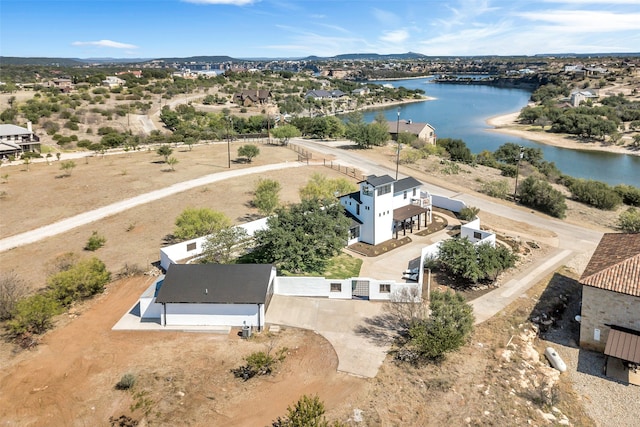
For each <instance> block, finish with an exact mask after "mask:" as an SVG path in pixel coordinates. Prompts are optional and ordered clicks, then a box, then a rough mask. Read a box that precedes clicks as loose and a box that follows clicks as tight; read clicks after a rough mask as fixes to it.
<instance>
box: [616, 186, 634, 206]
mask: <svg viewBox="0 0 640 427" xmlns="http://www.w3.org/2000/svg"><path fill="white" fill-rule="evenodd" d="M613 189H614V190H615V192H616V193H618V194H619V195H620V197H622V202H623V203H624V204H626V205H629V206H640V188H638V187H634V186H632V185H625V184H620V185H616V186H615V187H614V188H613Z"/></svg>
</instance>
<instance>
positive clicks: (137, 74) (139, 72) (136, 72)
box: [116, 70, 142, 78]
mask: <svg viewBox="0 0 640 427" xmlns="http://www.w3.org/2000/svg"><path fill="white" fill-rule="evenodd" d="M125 74H131V75H132V76H134V77H137V78H142V70H133V71H131V70H127V71H120V72H118V73H116V76H122V75H125Z"/></svg>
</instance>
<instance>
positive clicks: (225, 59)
mask: <svg viewBox="0 0 640 427" xmlns="http://www.w3.org/2000/svg"><path fill="white" fill-rule="evenodd" d="M156 61H164V62H180V63H182V62H213V63H217V62H239V61H242V59H236V58H232V57H230V56H189V57H186V58H157V59H156Z"/></svg>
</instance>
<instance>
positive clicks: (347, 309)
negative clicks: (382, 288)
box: [266, 295, 393, 378]
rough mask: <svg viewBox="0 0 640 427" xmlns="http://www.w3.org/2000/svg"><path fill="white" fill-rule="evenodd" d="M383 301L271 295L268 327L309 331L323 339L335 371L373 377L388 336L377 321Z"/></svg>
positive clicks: (267, 315)
mask: <svg viewBox="0 0 640 427" xmlns="http://www.w3.org/2000/svg"><path fill="white" fill-rule="evenodd" d="M384 306H385V303H384V302H371V301H358V300H336V299H329V298H311V297H291V296H283V295H274V296H273V298H272V299H271V303H270V304H269V309H268V310H267V313H266V321H267V323H270V324H276V325H285V326H293V327H296V328H303V329H310V330H312V331H315V332H317V333H319V334H320V335H322V336H323V337H325V338H326V339H327V340H328V341H329V342H330V343H331V345H332V346H333V348H334V349H335V351H336V354H337V356H338V371H341V372H346V373H348V374H352V375H357V376H360V377H365V378H373V377H375V376H376V375H377V373H378V369H379V368H380V366H381V365H382V362H383V361H384V359H385V357H386V355H387V352H388V350H389V346H390V344H391V338H390V336H391V334H392V333H393V331H391V330H388V332H389V334H388V335H386V334H384V333H381V331H382V329H381V328H380V327H379V326H373V324H376V325H377V324H378V323H379V322H378V320H379V319H380V318H381V317H382V316H383V315H384V311H383V309H384Z"/></svg>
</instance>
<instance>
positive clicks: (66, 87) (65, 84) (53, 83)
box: [43, 78, 73, 93]
mask: <svg viewBox="0 0 640 427" xmlns="http://www.w3.org/2000/svg"><path fill="white" fill-rule="evenodd" d="M43 86H44V87H49V88H56V89H59V90H60V92H64V93H68V92H71V90H72V89H73V82H72V81H71V79H65V78H60V79H53V80H50V81H48V82H46V83H45V84H44V85H43Z"/></svg>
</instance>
